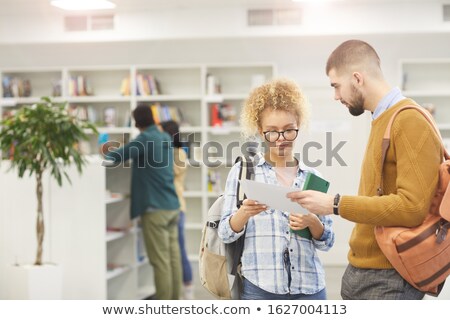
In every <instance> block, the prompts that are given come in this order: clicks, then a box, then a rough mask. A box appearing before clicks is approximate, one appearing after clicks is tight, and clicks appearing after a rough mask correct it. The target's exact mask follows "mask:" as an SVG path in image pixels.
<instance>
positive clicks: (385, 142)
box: [377, 105, 450, 196]
mask: <svg viewBox="0 0 450 320" xmlns="http://www.w3.org/2000/svg"><path fill="white" fill-rule="evenodd" d="M406 109H416V110H417V111H419V112H420V113H421V114H422V115H423V116H424V117H425V119H426V120H427V121H428V123H429V124H430V125H431V126H432V127H433V129H434V132H435V133H436V134H437V136H438V137H439V139H440V140H441V149H442V153H443V154H444V158H445V160H448V159H450V156H449V154H448V153H447V150H445V147H444V143H443V142H442V136H441V133H440V132H439V129H438V128H437V126H436V123H435V122H434V120H433V117H432V115H431V114H430V113H429V112H428V111H427V110H425V109H423V108H421V107H419V106H415V105H408V106H403V107H401V108H399V109H398V110H397V111H395V113H394V114H393V115H392V116H391V119H390V120H389V122H388V125H387V127H386V130H385V131H384V136H383V142H382V144H381V152H382V154H381V163H380V165H381V179H380V186H379V187H378V190H377V191H378V195H379V196H381V195H383V166H384V161H385V160H386V154H387V150H388V149H389V145H390V143H391V129H392V124H393V123H394V120H395V118H396V117H397V115H398V114H399V113H400V112H402V111H403V110H406Z"/></svg>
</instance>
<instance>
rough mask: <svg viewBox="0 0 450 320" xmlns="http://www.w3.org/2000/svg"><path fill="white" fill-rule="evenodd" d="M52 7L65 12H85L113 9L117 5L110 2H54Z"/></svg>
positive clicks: (85, 0)
mask: <svg viewBox="0 0 450 320" xmlns="http://www.w3.org/2000/svg"><path fill="white" fill-rule="evenodd" d="M51 4H52V6H55V7H58V8H60V9H63V10H71V11H85V10H103V9H113V8H115V7H116V4H115V3H113V2H111V1H108V0H52V1H51Z"/></svg>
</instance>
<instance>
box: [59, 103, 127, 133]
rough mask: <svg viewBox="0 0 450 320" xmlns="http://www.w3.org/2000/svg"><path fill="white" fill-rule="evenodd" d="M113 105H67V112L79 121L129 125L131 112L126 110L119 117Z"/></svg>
mask: <svg viewBox="0 0 450 320" xmlns="http://www.w3.org/2000/svg"><path fill="white" fill-rule="evenodd" d="M117 110H118V108H117V107H115V106H107V107H103V108H100V107H94V106H90V105H76V104H71V105H69V109H68V112H69V114H70V115H71V116H73V117H75V118H77V119H78V120H80V121H89V122H91V123H94V124H95V125H97V126H100V127H130V126H131V114H130V111H129V110H126V111H125V112H124V114H123V117H122V118H121V119H119V115H118V112H117Z"/></svg>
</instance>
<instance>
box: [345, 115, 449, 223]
mask: <svg viewBox="0 0 450 320" xmlns="http://www.w3.org/2000/svg"><path fill="white" fill-rule="evenodd" d="M384 128H385V126H384ZM384 128H383V129H382V130H380V133H379V134H381V135H382V134H383V133H384ZM380 141H381V140H380ZM380 148H381V146H380ZM390 149H392V150H391V151H390V152H388V157H387V158H386V161H385V165H384V171H383V172H384V175H383V177H384V183H383V188H384V195H383V196H378V195H376V192H375V190H374V189H376V187H378V185H377V184H378V181H376V182H374V181H365V185H366V188H365V190H366V191H367V190H370V192H367V194H363V195H359V196H343V197H342V198H341V202H340V205H339V212H340V215H341V216H342V217H343V218H345V219H347V220H350V221H353V222H357V223H363V224H370V225H380V226H404V227H412V226H416V225H419V224H420V223H422V221H423V219H424V217H425V215H426V213H427V211H428V208H429V206H430V203H431V199H432V197H433V195H434V192H435V190H436V186H437V183H438V176H439V174H438V172H439V164H440V163H441V160H442V152H440V141H439V139H438V137H437V135H436V134H435V132H434V131H433V128H432V127H431V126H430V125H429V124H428V123H427V121H426V120H425V118H424V117H423V115H421V114H420V113H418V112H417V111H415V110H405V111H402V112H401V113H400V114H399V115H398V116H397V118H396V119H395V121H394V123H393V126H392V131H391V144H390ZM380 158H381V152H380V153H379V158H378V159H376V160H374V163H373V166H372V167H371V168H370V167H369V170H374V173H373V174H372V175H371V177H374V176H379V173H378V172H379V171H380V168H381V165H380V161H381V160H380ZM377 167H378V168H377ZM377 170H378V171H377ZM377 173H378V175H376V174H377ZM362 174H365V172H364V170H363V172H362ZM366 180H369V179H366ZM362 181H364V179H362Z"/></svg>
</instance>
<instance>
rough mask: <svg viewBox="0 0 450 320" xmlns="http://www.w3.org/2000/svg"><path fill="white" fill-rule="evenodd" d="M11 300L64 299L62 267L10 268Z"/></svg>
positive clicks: (45, 265) (29, 266) (33, 266)
mask: <svg viewBox="0 0 450 320" xmlns="http://www.w3.org/2000/svg"><path fill="white" fill-rule="evenodd" d="M10 275H11V277H10V285H9V288H10V289H9V294H10V299H14V300H60V299H62V267H61V266H59V265H55V264H43V265H40V266H36V265H15V266H11V267H10Z"/></svg>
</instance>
